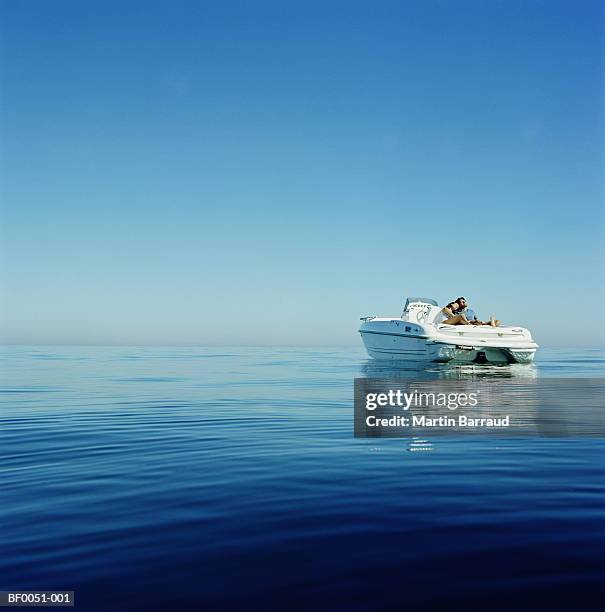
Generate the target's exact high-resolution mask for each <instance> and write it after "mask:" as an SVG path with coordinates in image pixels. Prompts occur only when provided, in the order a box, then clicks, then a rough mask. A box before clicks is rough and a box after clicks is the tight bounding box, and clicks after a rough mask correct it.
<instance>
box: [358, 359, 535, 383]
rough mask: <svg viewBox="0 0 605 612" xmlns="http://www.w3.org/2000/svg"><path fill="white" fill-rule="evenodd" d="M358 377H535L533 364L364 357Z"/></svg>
mask: <svg viewBox="0 0 605 612" xmlns="http://www.w3.org/2000/svg"><path fill="white" fill-rule="evenodd" d="M361 378H419V379H429V380H439V379H446V380H465V379H471V380H477V379H489V378H519V379H526V380H527V379H531V378H538V369H537V367H536V366H535V365H534V364H518V363H513V364H507V365H504V364H503V365H487V364H483V365H476V364H456V365H454V364H447V363H430V364H427V363H420V362H417V363H414V362H410V361H386V360H384V361H381V360H376V359H366V360H365V362H363V363H362V365H361Z"/></svg>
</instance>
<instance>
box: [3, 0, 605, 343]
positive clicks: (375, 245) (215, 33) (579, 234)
mask: <svg viewBox="0 0 605 612" xmlns="http://www.w3.org/2000/svg"><path fill="white" fill-rule="evenodd" d="M0 21H1V23H2V25H1V26H0V27H1V42H0V44H1V47H0V50H1V56H0V67H1V72H0V78H1V81H0V104H1V106H0V155H1V157H0V198H1V200H0V201H1V212H0V238H1V247H0V289H1V318H0V324H1V333H0V340H2V341H4V342H15V343H108V344H113V343H116V344H130V343H136V344H154V343H159V344H357V343H358V342H359V339H358V336H357V333H356V329H357V324H358V317H359V316H361V315H367V314H383V315H391V314H395V315H398V314H399V313H400V312H401V305H402V303H403V301H404V300H405V297H406V296H407V295H427V296H432V297H435V298H437V299H438V300H439V301H446V300H450V299H453V298H455V297H457V296H458V295H465V296H466V297H467V298H468V299H469V301H470V302H471V303H472V305H474V306H475V307H476V310H477V312H478V314H479V315H480V316H488V315H489V314H491V313H495V314H497V315H498V316H499V317H500V318H501V319H503V320H504V321H505V322H510V323H515V324H525V325H527V326H529V327H530V328H531V329H532V330H533V331H534V335H535V336H536V338H537V340H538V342H540V343H542V344H545V345H570V344H575V345H595V344H599V343H601V342H602V340H603V336H602V335H601V336H600V338H599V337H598V333H597V334H595V332H593V331H592V327H591V326H590V325H587V324H586V314H585V313H587V312H589V313H591V315H590V316H591V317H592V316H594V317H595V321H596V320H597V319H596V318H597V317H598V318H599V320H600V319H601V318H602V316H601V315H598V314H597V312H600V310H601V308H600V305H601V304H602V303H603V298H604V297H605V295H604V291H603V262H604V251H603V244H604V240H603V239H604V237H605V231H604V219H603V196H604V192H605V189H604V181H603V167H604V161H605V160H604V155H603V145H604V125H603V114H602V109H603V101H604V76H603V55H604V53H603V52H604V16H603V5H602V3H600V2H590V1H585V0H580V1H567V2H557V1H550V0H549V1H543V2H536V1H531V0H524V1H522V2H515V1H513V0H509V1H506V2H500V1H485V0H480V1H477V2H470V1H460V2H453V1H448V2H436V1H416V2H411V1H410V2H387V1H383V2H376V3H371V2H367V1H363V2H352V1H350V0H348V1H346V2H340V1H339V2H336V1H322V2H312V1H309V0H307V1H305V2H294V1H292V2H291V1H287V2H283V1H279V2H263V1H258V2H230V1H226V2H174V1H170V2H168V1H166V2H153V1H147V2H108V1H102V2H101V1H96V2H91V1H88V2H82V1H78V2H65V1H61V0H58V1H54V2H34V1H29V2H20V3H13V2H8V1H3V2H1V3H0ZM561 321H563V324H561Z"/></svg>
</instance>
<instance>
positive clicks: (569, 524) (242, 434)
mask: <svg viewBox="0 0 605 612" xmlns="http://www.w3.org/2000/svg"><path fill="white" fill-rule="evenodd" d="M0 356H1V362H0V371H1V390H2V392H1V393H0V401H1V404H0V411H1V412H0V417H1V429H0V454H1V458H2V462H1V464H0V487H1V488H0V495H1V505H0V525H1V528H2V532H1V533H2V537H1V541H0V547H1V553H2V554H1V555H0V589H16V588H21V589H30V590H31V589H69V590H75V591H76V607H77V608H79V609H82V610H156V609H157V610H169V609H176V607H177V606H183V607H185V608H186V609H196V608H199V609H204V608H206V607H213V606H217V607H218V606H220V607H221V608H229V609H308V608H315V609H317V608H319V609H347V610H375V609H397V610H402V609H409V610H422V609H445V608H451V609H457V608H459V607H460V608H464V609H477V610H488V609H490V610H493V609H498V610H513V609H516V610H519V609H523V610H525V609H527V610H530V609H537V608H543V609H546V610H555V609H556V610H591V609H595V610H596V609H602V601H603V595H605V592H604V588H603V577H604V576H605V546H604V544H605V529H604V526H605V521H604V519H605V503H604V500H605V496H604V493H605V461H604V451H605V444H604V443H603V441H602V440H599V439H588V438H582V439H580V438H578V439H573V438H571V439H570V438H567V439H542V438H530V439H504V440H503V439H498V440H497V441H496V440H493V439H490V438H489V437H485V438H473V439H459V438H458V439H444V438H440V439H439V440H438V441H435V443H434V444H433V445H432V446H431V447H430V448H431V450H430V451H423V452H414V450H415V449H414V446H413V444H412V443H410V441H407V440H360V439H354V438H353V437H352V426H353V422H352V398H353V378H354V377H355V376H376V377H380V376H390V375H394V374H395V375H399V376H422V377H433V378H442V377H449V378H452V377H454V378H456V377H462V378H464V377H470V378H472V377H500V378H505V377H517V376H523V377H533V376H537V377H549V376H559V377H560V376H569V377H578V376H580V377H584V376H586V377H589V376H592V377H594V376H602V375H603V371H604V367H603V366H604V364H605V359H604V356H603V353H602V352H599V351H591V350H585V349H582V350H574V351H572V350H561V351H548V350H546V349H544V350H541V351H540V354H539V362H538V363H537V365H536V366H535V367H526V366H517V367H513V366H510V367H509V366H504V367H491V368H489V367H485V366H474V367H463V368H451V367H448V366H431V367H429V368H425V369H423V368H421V369H417V370H409V371H406V370H403V371H402V370H398V369H397V368H395V371H393V366H382V365H380V364H377V363H375V362H371V361H369V360H367V359H366V358H365V355H364V353H363V352H362V350H361V349H350V348H347V349H340V348H335V349H300V348H287V349H286V348H275V349H266V348H258V349H251V348H245V349H236V348H135V347H132V348H115V347H114V348H99V347H95V348H90V347H64V348H57V347H37V348H31V347H19V348H15V347H10V348H3V349H2V351H1V355H0Z"/></svg>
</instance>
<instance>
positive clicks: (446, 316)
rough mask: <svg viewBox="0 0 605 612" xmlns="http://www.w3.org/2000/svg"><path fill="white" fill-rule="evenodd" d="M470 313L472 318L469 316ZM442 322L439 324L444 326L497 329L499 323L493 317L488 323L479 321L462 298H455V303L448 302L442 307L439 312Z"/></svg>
mask: <svg viewBox="0 0 605 612" xmlns="http://www.w3.org/2000/svg"><path fill="white" fill-rule="evenodd" d="M471 312H472V316H471ZM441 313H442V317H443V320H442V321H441V323H445V324H446V325H489V326H490V327H498V326H499V325H500V321H499V320H498V319H496V318H495V317H494V316H493V315H492V316H491V317H490V320H489V321H480V320H479V319H477V317H476V316H475V313H474V312H473V311H470V312H469V310H468V309H467V303H466V299H465V298H463V297H459V298H457V299H456V300H455V301H453V302H450V303H449V304H447V305H446V306H444V307H443V308H442V310H441Z"/></svg>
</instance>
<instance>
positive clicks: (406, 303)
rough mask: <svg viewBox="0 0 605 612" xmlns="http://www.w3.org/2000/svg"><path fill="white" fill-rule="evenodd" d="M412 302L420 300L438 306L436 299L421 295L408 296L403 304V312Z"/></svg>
mask: <svg viewBox="0 0 605 612" xmlns="http://www.w3.org/2000/svg"><path fill="white" fill-rule="evenodd" d="M413 302H422V303H423V304H430V305H431V306H438V305H439V304H437V300H432V299H431V298H423V297H409V298H408V299H407V300H406V301H405V306H404V307H403V311H404V312H405V311H406V310H407V309H408V306H409V305H410V304H412V303H413Z"/></svg>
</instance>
